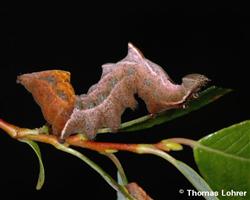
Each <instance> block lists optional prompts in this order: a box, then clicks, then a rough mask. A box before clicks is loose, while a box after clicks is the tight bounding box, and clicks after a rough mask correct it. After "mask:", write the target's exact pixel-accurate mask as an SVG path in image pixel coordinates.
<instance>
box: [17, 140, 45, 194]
mask: <svg viewBox="0 0 250 200" xmlns="http://www.w3.org/2000/svg"><path fill="white" fill-rule="evenodd" d="M20 141H21V142H24V143H26V144H28V145H29V146H30V147H31V148H32V149H33V150H34V151H35V153H36V155H37V158H38V161H39V166H40V171H39V177H38V181H37V184H36V189H37V190H40V189H41V188H42V186H43V184H44V180H45V173H44V166H43V161H42V155H41V152H40V148H39V146H38V144H37V143H35V142H33V141H31V140H20Z"/></svg>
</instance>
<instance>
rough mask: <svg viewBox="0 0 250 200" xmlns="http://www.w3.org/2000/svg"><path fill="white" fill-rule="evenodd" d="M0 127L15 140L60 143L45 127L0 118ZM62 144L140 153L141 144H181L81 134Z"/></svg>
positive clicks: (172, 147)
mask: <svg viewBox="0 0 250 200" xmlns="http://www.w3.org/2000/svg"><path fill="white" fill-rule="evenodd" d="M0 128H1V129H3V130H4V131H5V132H6V133H8V134H9V135H10V136H11V137H12V138H14V139H17V140H24V139H27V140H33V141H37V142H43V143H47V144H51V145H53V146H55V147H56V148H57V147H58V145H62V144H61V143H60V142H59V141H58V138H57V137H56V136H55V135H50V134H47V130H46V127H42V128H37V129H27V128H20V127H17V126H14V125H12V124H9V123H7V122H5V121H4V120H1V119H0ZM63 145H64V146H77V147H82V148H87V149H91V150H94V151H98V152H104V153H113V152H116V151H130V152H134V153H141V152H140V148H141V147H142V146H143V147H145V146H147V147H151V148H155V149H159V150H163V151H170V150H181V149H182V147H181V145H179V144H177V143H173V142H169V141H168V140H162V141H160V142H158V143H155V144H123V143H109V142H96V141H92V140H87V139H86V138H85V137H84V136H83V135H80V134H78V135H72V136H69V137H68V138H66V139H65V143H64V144H63Z"/></svg>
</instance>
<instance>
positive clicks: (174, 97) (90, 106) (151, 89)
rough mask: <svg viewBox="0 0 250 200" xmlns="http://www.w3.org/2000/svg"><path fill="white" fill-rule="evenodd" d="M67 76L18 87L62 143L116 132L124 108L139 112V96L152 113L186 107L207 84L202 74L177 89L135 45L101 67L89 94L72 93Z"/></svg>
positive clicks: (33, 79)
mask: <svg viewBox="0 0 250 200" xmlns="http://www.w3.org/2000/svg"><path fill="white" fill-rule="evenodd" d="M69 76H70V74H69V72H65V71H60V70H48V71H43V72H35V73H31V74H24V75H21V76H19V77H18V82H19V83H21V84H23V85H24V86H25V87H26V88H27V89H28V90H29V91H30V92H31V93H32V95H33V97H34V98H35V100H36V102H38V104H39V105H40V106H41V109H42V112H43V115H44V117H45V119H46V120H47V122H48V123H49V124H51V125H52V130H53V134H56V135H58V136H59V137H60V139H65V138H66V137H68V136H69V135H71V134H75V133H83V134H85V135H86V136H87V137H88V138H90V139H93V138H94V137H95V136H96V133H97V130H98V129H100V128H103V127H108V128H110V129H111V130H112V132H116V131H117V130H118V129H119V127H120V123H121V115H122V113H123V112H124V111H125V109H126V108H131V109H133V110H134V109H135V108H136V105H137V101H136V99H135V97H134V95H135V94H138V96H139V97H140V98H141V99H142V100H143V101H144V102H145V104H146V107H147V110H148V112H149V113H152V114H156V113H159V112H161V111H165V110H169V109H173V108H179V107H183V106H185V103H186V102H187V100H189V99H190V98H194V97H195V96H196V94H197V92H198V91H199V90H200V89H201V88H202V87H203V86H204V85H205V84H206V83H207V82H208V81H209V79H208V78H207V77H206V76H204V75H201V74H189V75H186V76H184V77H183V78H182V83H181V84H175V83H174V82H173V81H172V80H171V78H170V77H169V76H168V74H167V73H166V72H165V71H164V70H163V69H162V68H161V67H160V66H159V65H157V64H155V63H153V62H152V61H150V60H148V59H147V58H145V57H144V56H143V54H142V53H141V52H140V50H139V49H137V48H136V47H135V46H133V45H132V44H131V43H129V44H128V53H127V56H126V57H125V58H124V59H122V60H121V61H118V62H117V63H108V64H104V65H102V75H101V78H100V80H99V81H98V83H96V84H95V85H93V86H91V87H90V88H89V90H88V92H87V93H86V94H82V95H75V94H74V90H73V87H72V86H71V84H70V82H69V81H70V78H69ZM58 88H59V89H58Z"/></svg>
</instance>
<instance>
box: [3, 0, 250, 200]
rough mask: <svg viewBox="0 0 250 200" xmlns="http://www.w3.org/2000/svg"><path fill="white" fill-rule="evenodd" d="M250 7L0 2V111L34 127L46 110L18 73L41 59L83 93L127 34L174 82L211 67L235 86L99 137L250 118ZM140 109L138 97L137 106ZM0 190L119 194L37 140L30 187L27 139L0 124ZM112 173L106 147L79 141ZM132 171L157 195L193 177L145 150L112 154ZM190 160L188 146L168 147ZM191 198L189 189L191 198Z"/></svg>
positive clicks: (161, 133) (143, 136)
mask: <svg viewBox="0 0 250 200" xmlns="http://www.w3.org/2000/svg"><path fill="white" fill-rule="evenodd" d="M248 17H249V10H248V9H246V8H244V6H241V7H240V6H236V5H227V6H225V5H224V6H219V5H217V6H211V5H205V6H200V7H194V6H192V5H178V6H173V5H164V4H162V3H155V4H153V5H151V4H146V5H145V4H143V5H142V4H138V5H136V4H135V3H132V4H128V2H127V3H120V4H119V5H118V4H117V5H114V4H110V5H108V4H106V5H100V4H99V3H96V5H92V6H89V5H74V6H73V5H67V4H65V5H62V4H58V5H55V6H54V5H53V6H52V5H39V4H37V5H27V6H22V7H21V6H19V5H15V6H8V7H2V8H1V21H2V22H1V29H0V31H1V45H0V46H1V47H0V48H1V50H2V51H1V55H0V58H1V59H0V73H1V77H0V91H1V94H0V117H1V118H3V119H5V120H6V121H9V122H11V123H13V124H16V125H19V126H22V127H31V128H33V127H39V126H41V125H43V124H44V123H45V122H44V119H43V117H42V115H41V112H40V109H39V107H38V106H37V105H36V104H35V103H34V101H33V99H32V96H31V95H30V94H29V93H28V92H27V91H25V89H24V88H23V87H22V86H21V85H17V84H16V76H17V75H20V74H22V73H29V72H34V71H41V70H47V69H63V70H67V71H70V72H71V74H72V84H73V86H74V87H75V90H76V93H78V94H80V93H85V92H86V91H87V89H88V88H89V87H90V86H91V85H92V84H94V83H96V82H97V81H98V80H99V78H100V75H101V67H100V66H101V65H102V64H103V63H106V62H116V61H118V60H120V59H122V58H123V57H124V56H125V55H126V52H127V43H128V42H129V41H130V42H132V43H133V44H134V45H135V46H137V47H138V48H139V49H140V50H141V51H142V52H143V53H144V55H145V56H146V57H147V58H149V59H150V60H152V61H154V62H156V63H158V64H159V65H161V66H162V67H163V68H164V69H165V70H166V71H167V73H168V74H169V75H170V76H171V77H172V79H173V80H175V81H176V82H178V83H179V82H180V81H181V77H182V76H184V75H185V74H188V73H193V72H196V73H201V74H204V75H206V76H208V77H209V78H210V79H211V80H212V83H211V84H214V85H217V86H222V87H228V88H233V89H234V92H233V93H231V94H229V95H226V96H225V97H223V98H222V99H220V100H218V101H216V102H214V103H212V104H210V105H208V106H207V107H205V108H202V109H201V110H199V111H196V112H193V113H192V114H190V115H188V116H185V117H182V118H180V119H177V120H175V121H172V122H169V123H166V124H163V125H160V126H157V127H154V128H151V129H149V130H144V131H141V132H135V133H122V134H117V135H109V134H106V135H102V136H98V137H97V138H96V140H98V141H117V142H134V143H151V142H157V141H159V140H161V139H165V138H169V137H186V138H191V139H199V138H201V137H203V136H205V135H207V134H209V133H212V132H214V131H216V130H219V129H221V128H223V127H226V126H229V125H232V124H234V123H237V122H240V121H243V120H246V119H249V114H250V112H249V100H250V98H249V73H248V68H249V40H250V39H249V37H250V31H249V25H250V24H249V20H248ZM143 113H145V106H144V104H143V102H140V105H139V107H138V110H137V111H136V112H132V111H126V113H125V114H124V116H123V120H124V121H125V120H128V119H133V118H136V117H138V116H141V115H142V114H143ZM0 133H1V134H0V157H1V161H0V162H1V163H0V177H1V178H0V193H3V192H7V193H8V194H9V196H10V197H11V196H15V197H19V198H25V197H27V196H31V197H36V198H38V197H42V198H46V197H49V196H50V195H52V194H54V195H57V196H58V198H63V197H70V196H73V197H75V198H77V196H81V197H80V198H81V199H101V198H103V199H115V192H114V191H113V189H112V188H111V187H110V186H109V185H108V184H106V182H105V181H104V180H103V179H102V178H101V177H100V176H99V175H98V174H97V173H96V172H94V171H93V170H92V169H90V168H89V167H88V166H87V165H86V164H84V163H82V162H81V161H80V160H78V159H77V158H74V157H72V156H71V155H67V154H65V153H63V152H59V151H57V150H56V149H54V148H53V147H50V146H48V145H44V144H40V147H41V151H42V154H43V160H44V165H45V169H46V182H45V185H44V187H43V188H42V190H41V191H36V190H35V184H36V180H37V175H38V162H37V158H36V157H35V155H34V153H33V152H32V150H31V149H30V147H28V146H27V145H25V144H23V143H20V142H17V141H14V140H13V139H11V138H10V137H8V136H7V135H6V134H5V133H4V132H3V131H0ZM81 151H82V152H84V153H85V154H86V155H88V156H89V157H90V158H92V159H93V160H95V161H96V162H97V163H99V164H100V166H102V167H103V168H104V169H106V170H107V171H108V172H109V173H110V174H111V175H112V176H113V177H115V176H116V170H115V168H114V166H113V165H112V163H111V162H110V161H109V160H108V159H107V158H105V157H103V156H101V155H99V154H97V153H95V152H91V151H88V150H81ZM117 155H118V157H119V158H120V159H121V162H122V164H123V165H124V167H125V170H126V172H127V175H128V178H129V180H130V181H136V182H138V183H139V184H140V185H141V186H142V187H143V188H144V189H145V190H146V191H147V192H148V193H149V194H150V195H151V196H152V197H153V198H154V199H167V198H168V199H188V197H187V195H185V194H182V195H181V194H179V193H178V191H179V189H181V188H182V189H184V190H186V189H191V188H192V186H191V184H190V183H189V182H188V181H187V180H186V179H185V178H184V177H183V176H182V175H181V174H180V173H179V172H178V171H177V170H176V169H175V168H174V167H173V166H171V165H170V164H169V163H167V162H165V161H164V160H162V159H159V158H157V157H154V156H149V155H136V154H132V153H127V152H121V153H118V154H117ZM172 155H174V156H175V157H176V158H178V159H180V160H183V161H184V162H186V163H188V164H189V165H191V166H192V167H193V168H195V169H197V168H196V165H195V163H194V161H193V155H192V151H191V150H190V149H189V148H185V150H184V151H182V152H175V153H172ZM192 199H193V198H192Z"/></svg>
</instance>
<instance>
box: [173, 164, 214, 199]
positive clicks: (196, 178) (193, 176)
mask: <svg viewBox="0 0 250 200" xmlns="http://www.w3.org/2000/svg"><path fill="white" fill-rule="evenodd" d="M175 167H176V168H177V169H179V171H180V172H181V173H182V174H183V175H184V176H185V177H186V178H187V179H188V180H189V182H190V183H192V185H193V186H194V187H195V188H196V189H197V190H198V191H205V192H208V193H210V194H213V193H214V192H213V190H212V189H211V188H210V187H209V185H208V184H207V183H206V181H205V180H204V179H203V178H202V177H201V176H200V175H199V174H198V173H197V172H196V171H194V170H193V169H192V168H191V167H189V166H188V165H186V164H185V163H183V162H181V161H179V160H176V162H175ZM184 195H185V193H184ZM186 195H187V194H186ZM203 197H204V198H205V199H207V200H218V198H217V197H216V196H215V195H210V196H209V195H204V196H203Z"/></svg>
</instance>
